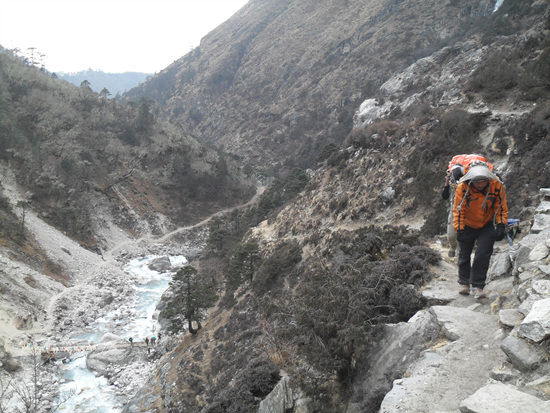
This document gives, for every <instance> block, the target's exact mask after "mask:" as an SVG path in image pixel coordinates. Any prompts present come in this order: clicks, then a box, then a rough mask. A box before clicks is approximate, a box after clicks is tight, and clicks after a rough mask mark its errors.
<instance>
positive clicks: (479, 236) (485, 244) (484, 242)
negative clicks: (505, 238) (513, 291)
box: [457, 222, 495, 288]
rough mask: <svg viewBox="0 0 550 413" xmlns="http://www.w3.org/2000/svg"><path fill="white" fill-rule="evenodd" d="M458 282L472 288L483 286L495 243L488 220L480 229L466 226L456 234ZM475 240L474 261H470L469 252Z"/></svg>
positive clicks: (492, 228) (491, 226)
mask: <svg viewBox="0 0 550 413" xmlns="http://www.w3.org/2000/svg"><path fill="white" fill-rule="evenodd" d="M457 239H458V246H459V248H460V250H459V253H458V283H459V284H462V285H470V284H471V285H472V287H474V288H484V287H485V281H486V279H487V271H488V270H489V261H490V260H491V254H493V244H494V243H495V230H494V227H493V224H492V223H491V222H490V223H489V224H487V225H486V226H484V227H483V228H480V229H473V228H469V227H466V229H465V230H464V231H461V232H460V233H459V234H458V236H457ZM476 241H477V248H476V252H475V255H474V261H473V262H471V258H470V256H471V254H472V251H473V249H474V245H475V243H476Z"/></svg>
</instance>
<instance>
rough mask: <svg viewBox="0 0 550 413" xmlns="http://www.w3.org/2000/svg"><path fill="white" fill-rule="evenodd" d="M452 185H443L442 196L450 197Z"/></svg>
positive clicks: (444, 197)
mask: <svg viewBox="0 0 550 413" xmlns="http://www.w3.org/2000/svg"><path fill="white" fill-rule="evenodd" d="M450 188H451V187H450V185H445V186H444V187H443V190H442V191H441V198H443V199H449V195H450V193H451V190H450Z"/></svg>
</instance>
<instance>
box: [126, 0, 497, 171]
mask: <svg viewBox="0 0 550 413" xmlns="http://www.w3.org/2000/svg"><path fill="white" fill-rule="evenodd" d="M494 4H495V1H492V0H467V1H460V2H458V1H442V2H433V1H428V0H422V1H417V0H415V1H413V0H405V1H401V0H384V1H368V2H365V1H362V0H347V1H344V2H342V1H339V0H338V1H336V0H331V1H329V0H327V1H322V2H318V1H312V0H285V1H280V0H253V1H250V2H249V3H248V4H247V5H246V6H245V7H244V8H243V9H242V10H240V11H239V12H238V13H236V14H235V15H234V16H233V17H232V18H231V19H229V20H228V21H227V22H226V23H224V24H222V25H221V26H219V27H218V28H217V29H215V30H214V31H212V32H211V33H209V34H208V35H207V36H205V37H204V38H203V39H202V41H201V44H200V47H198V48H196V49H195V50H194V51H192V52H191V53H189V54H188V55H186V56H184V57H183V58H181V59H180V60H178V61H176V62H175V63H174V64H172V65H171V66H169V67H168V68H166V69H165V70H163V71H161V72H160V73H159V74H157V75H156V76H154V77H153V78H152V79H150V80H149V81H148V82H145V83H144V84H142V85H141V86H140V87H138V88H135V89H133V90H132V91H130V92H129V93H127V94H126V95H125V96H124V99H136V98H137V97H140V96H147V97H149V98H151V99H154V100H155V101H157V102H158V103H159V105H160V108H161V113H162V114H163V116H165V117H167V118H170V119H174V120H177V121H178V122H179V123H181V124H182V125H185V127H186V128H187V129H189V130H190V131H192V132H193V133H194V134H195V135H197V136H198V137H199V138H200V139H201V140H203V141H210V142H215V143H216V144H217V145H219V146H220V147H222V148H224V149H226V150H228V151H229V152H231V153H234V154H237V155H239V156H240V157H242V158H243V159H244V160H246V161H248V162H251V163H252V164H255V165H262V166H265V165H266V164H269V165H272V166H273V168H274V170H277V169H279V167H280V165H290V166H292V165H298V166H302V167H303V166H305V165H307V166H311V165H312V164H313V162H314V160H315V157H316V156H317V153H318V152H319V151H320V150H321V148H322V147H323V146H324V145H325V144H326V143H329V142H334V143H336V144H338V145H340V144H342V143H343V141H344V139H345V137H346V136H347V134H348V133H349V132H350V130H351V126H352V117H353V114H354V112H355V111H356V109H357V107H358V105H359V104H360V102H361V101H362V100H364V99H365V98H367V97H373V96H375V95H377V94H378V88H379V86H380V85H381V84H382V83H383V82H384V81H386V80H387V79H388V78H389V77H390V76H391V75H393V74H395V73H397V72H398V71H400V70H402V69H403V68H405V67H407V66H408V65H409V64H411V63H413V62H415V61H416V60H417V59H419V58H421V57H423V56H427V55H430V54H431V53H433V52H434V51H436V50H439V49H440V48H442V47H444V46H447V45H449V44H453V43H454V42H456V41H457V40H459V39H461V38H463V37H464V36H465V35H466V34H467V33H470V32H471V31H472V30H473V29H475V28H476V27H479V25H480V24H481V23H482V22H485V19H487V18H489V17H490V15H491V12H492V10H493V7H494ZM277 165H278V166H277Z"/></svg>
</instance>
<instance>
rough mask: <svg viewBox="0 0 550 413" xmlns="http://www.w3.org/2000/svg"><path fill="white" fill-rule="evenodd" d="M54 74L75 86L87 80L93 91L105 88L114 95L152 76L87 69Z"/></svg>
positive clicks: (148, 74) (150, 74)
mask: <svg viewBox="0 0 550 413" xmlns="http://www.w3.org/2000/svg"><path fill="white" fill-rule="evenodd" d="M56 75H57V77H59V78H60V79H63V80H66V81H67V82H70V83H72V84H73V85H76V86H80V84H81V83H82V82H83V81H85V80H87V81H88V82H90V84H89V86H90V88H91V89H92V90H93V91H94V92H97V93H100V92H101V91H102V90H103V88H107V90H108V91H109V92H110V93H111V96H112V97H114V96H116V95H117V94H122V93H124V92H126V91H128V90H131V89H132V88H134V87H136V86H139V85H140V84H141V83H142V82H145V81H146V80H147V79H148V78H149V77H150V76H152V73H140V72H124V73H106V72H103V71H101V70H93V69H88V70H83V71H80V72H74V73H65V72H57V73H56Z"/></svg>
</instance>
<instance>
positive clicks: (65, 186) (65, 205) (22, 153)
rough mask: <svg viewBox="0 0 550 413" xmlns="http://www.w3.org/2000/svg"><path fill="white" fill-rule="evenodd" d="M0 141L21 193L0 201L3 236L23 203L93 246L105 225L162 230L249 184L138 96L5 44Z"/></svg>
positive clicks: (226, 201)
mask: <svg viewBox="0 0 550 413" xmlns="http://www.w3.org/2000/svg"><path fill="white" fill-rule="evenodd" d="M0 149H1V152H0V159H1V161H2V164H3V165H4V166H6V168H7V169H6V170H7V171H9V172H10V173H14V174H15V177H16V182H17V185H19V186H20V187H21V188H22V189H23V190H24V191H23V192H26V193H27V195H26V198H25V199H22V200H21V201H20V202H19V203H18V205H17V207H18V210H12V209H11V208H10V206H9V203H6V202H3V203H2V214H3V216H4V218H6V219H3V220H2V238H3V239H5V238H10V239H14V238H17V237H18V236H19V235H21V236H23V238H24V231H23V230H21V231H13V228H14V227H16V226H17V225H16V224H15V222H16V221H17V218H18V217H24V213H25V210H26V209H28V208H31V209H33V210H34V211H36V212H39V213H40V214H41V215H42V216H43V217H44V218H45V219H46V220H47V221H48V222H49V223H51V224H52V225H54V226H56V227H57V228H60V229H62V230H64V231H66V232H67V233H68V234H70V235H71V236H72V237H73V238H74V239H77V240H79V241H80V242H81V243H83V244H85V245H87V246H88V248H90V249H93V250H97V251H100V250H104V249H105V248H106V246H107V243H110V242H112V240H107V239H105V237H103V236H102V231H103V229H105V228H110V227H119V228H121V229H123V230H124V231H127V232H128V233H129V234H133V235H136V234H145V233H149V234H162V233H164V232H166V230H167V229H170V228H174V225H175V224H182V223H186V222H194V221H196V220H197V219H199V218H201V217H205V216H207V215H208V214H210V213H212V211H215V210H218V209H220V208H223V207H226V206H229V205H234V204H238V203H242V202H243V201H244V200H245V199H247V198H249V197H251V196H252V194H253V193H254V188H253V187H252V185H251V184H250V182H247V178H246V177H245V176H244V174H243V173H242V171H241V170H240V168H239V166H238V165H236V164H235V162H234V161H233V160H232V159H231V157H229V156H227V155H224V154H223V153H221V152H219V151H216V150H214V149H212V148H207V147H206V146H204V145H202V144H200V143H199V142H197V141H196V140H195V139H194V138H193V137H192V136H190V135H189V134H188V133H186V132H184V131H183V130H182V129H181V128H180V127H178V126H175V125H171V124H168V123H166V122H161V121H160V120H158V118H157V117H156V116H155V115H154V113H153V108H152V105H151V102H150V101H148V100H147V99H141V100H139V102H131V103H128V104H127V105H122V104H119V103H117V102H115V101H112V100H108V99H106V97H105V96H100V95H98V94H97V93H95V92H93V91H92V90H91V89H90V88H89V87H86V86H83V87H80V88H77V87H75V86H73V85H70V84H69V83H67V82H65V81H61V80H58V79H56V78H53V77H51V76H49V75H48V74H47V73H44V72H42V71H40V70H39V69H38V68H35V67H28V66H25V65H24V64H23V62H22V61H21V60H20V59H18V58H17V57H16V56H14V55H13V54H12V53H11V52H10V51H7V50H2V53H0ZM23 219H24V218H23ZM19 227H21V228H24V222H22V223H21V224H20V225H19ZM20 232H21V234H19V233H20ZM18 234H19V235H18Z"/></svg>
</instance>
